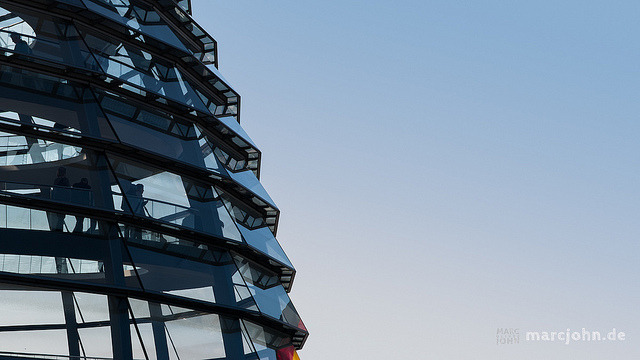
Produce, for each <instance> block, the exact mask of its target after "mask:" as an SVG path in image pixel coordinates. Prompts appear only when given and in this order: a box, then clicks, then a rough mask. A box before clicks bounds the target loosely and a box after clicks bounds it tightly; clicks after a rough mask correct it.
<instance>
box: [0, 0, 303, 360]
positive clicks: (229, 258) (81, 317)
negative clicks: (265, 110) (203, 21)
mask: <svg viewBox="0 0 640 360" xmlns="http://www.w3.org/2000/svg"><path fill="white" fill-rule="evenodd" d="M190 15H191V2H190V1H189V0H29V1H27V0H0V311H2V314H3V316H2V317H1V319H0V359H23V358H31V359H32V358H38V359H54V358H55V359H59V358H69V359H261V360H265V359H273V360H289V359H294V358H297V355H296V354H295V350H296V349H300V348H301V347H302V346H303V344H304V342H305V340H306V338H307V335H308V333H307V330H306V328H305V326H304V324H303V323H302V321H301V319H300V316H299V315H298V313H297V311H296V310H295V308H294V307H293V305H292V303H291V301H290V299H289V297H288V294H287V293H288V291H289V290H290V289H291V286H292V283H293V278H294V276H295V269H294V268H293V266H292V264H291V262H290V261H289V259H288V258H287V256H286V255H285V253H284V252H283V251H282V248H281V247H280V245H279V244H278V242H277V240H276V238H275V235H276V231H277V223H278V217H279V210H278V208H277V207H276V205H275V204H274V202H273V200H272V199H271V198H270V197H269V195H268V194H267V192H266V191H265V190H264V188H262V186H261V185H260V182H259V175H260V174H259V169H260V159H261V153H260V151H259V150H258V148H257V147H256V145H255V144H254V143H253V141H252V140H251V139H250V138H249V136H248V135H247V134H246V133H245V132H244V130H243V129H242V128H241V127H240V124H239V118H240V96H239V95H238V94H237V93H236V92H235V91H234V90H233V89H232V88H231V87H230V86H229V84H228V83H227V82H226V80H224V79H223V78H222V76H221V75H220V73H219V71H218V69H217V43H216V42H215V40H214V39H213V38H212V37H211V36H210V35H209V34H207V33H206V32H205V31H204V30H203V29H202V28H201V27H200V26H199V25H198V24H196V23H195V22H194V21H193V20H192V19H191V17H190Z"/></svg>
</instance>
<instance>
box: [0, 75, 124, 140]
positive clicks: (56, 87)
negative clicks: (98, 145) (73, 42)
mask: <svg viewBox="0 0 640 360" xmlns="http://www.w3.org/2000/svg"><path fill="white" fill-rule="evenodd" d="M0 93H2V97H0V122H1V123H4V124H10V125H16V126H19V125H22V126H25V125H26V126H29V127H31V128H33V129H37V130H41V131H47V132H52V131H53V132H55V133H57V134H60V135H65V136H69V137H72V138H78V137H79V135H82V136H90V137H96V138H102V139H107V140H110V141H115V140H116V137H115V135H114V134H113V131H112V130H111V127H110V126H109V124H108V123H107V121H106V119H105V117H104V115H103V114H102V112H101V110H100V108H99V107H98V105H97V103H96V100H95V97H94V96H93V93H92V92H91V91H90V90H89V89H88V88H85V87H82V86H80V85H78V84H75V83H73V82H69V81H67V80H64V79H60V78H56V77H51V76H47V75H42V74H37V73H34V72H29V71H26V70H19V69H14V68H11V67H8V66H4V65H2V66H0Z"/></svg>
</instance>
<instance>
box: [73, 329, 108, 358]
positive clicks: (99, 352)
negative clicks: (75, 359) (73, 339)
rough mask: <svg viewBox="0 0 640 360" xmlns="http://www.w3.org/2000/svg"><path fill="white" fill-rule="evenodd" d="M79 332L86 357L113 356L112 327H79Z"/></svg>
mask: <svg viewBox="0 0 640 360" xmlns="http://www.w3.org/2000/svg"><path fill="white" fill-rule="evenodd" d="M78 333H79V336H80V341H81V344H82V350H83V353H84V354H85V356H86V357H96V358H106V359H111V358H113V349H112V347H111V328H110V327H109V326H108V325H105V326H101V327H90V328H86V329H78Z"/></svg>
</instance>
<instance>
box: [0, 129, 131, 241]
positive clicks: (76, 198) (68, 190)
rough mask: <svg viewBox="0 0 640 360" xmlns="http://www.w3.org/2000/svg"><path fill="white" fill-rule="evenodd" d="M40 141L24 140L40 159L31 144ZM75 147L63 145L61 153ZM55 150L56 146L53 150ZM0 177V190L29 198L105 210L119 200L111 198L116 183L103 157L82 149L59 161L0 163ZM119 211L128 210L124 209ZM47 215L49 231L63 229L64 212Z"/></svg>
mask: <svg viewBox="0 0 640 360" xmlns="http://www.w3.org/2000/svg"><path fill="white" fill-rule="evenodd" d="M41 141H42V140H41V139H33V138H32V139H31V140H29V139H27V142H31V143H32V146H31V149H30V153H29V156H30V157H33V156H38V157H39V159H40V160H41V161H42V160H44V156H43V155H42V154H39V153H38V152H36V151H33V150H32V148H33V147H34V146H38V147H39V146H40V144H41ZM78 149H79V148H73V147H69V148H67V149H64V147H63V149H62V150H63V155H64V152H67V153H69V154H70V153H71V152H75V151H77V150H78ZM58 150H60V149H54V151H58ZM55 156H58V155H52V157H55ZM23 158H24V157H23ZM15 161H17V160H15ZM0 179H2V181H0V192H4V193H7V194H11V195H13V196H21V197H32V198H38V199H45V200H49V201H55V202H61V203H66V204H72V205H78V206H85V207H96V208H100V209H106V210H114V202H115V203H118V202H119V201H118V200H119V199H117V198H114V196H113V194H112V193H111V189H112V187H117V185H115V184H116V183H115V180H114V178H113V176H112V174H111V172H110V170H109V168H108V166H107V162H106V159H105V158H104V156H103V155H100V154H96V153H94V152H93V151H89V150H86V149H84V150H81V151H80V152H79V153H76V154H75V156H73V157H71V158H67V159H63V160H56V161H51V162H45V163H40V164H30V163H27V164H24V165H17V166H15V165H7V166H0ZM116 193H119V191H118V192H116ZM118 206H119V209H122V205H121V204H118ZM123 210H128V209H127V208H124V209H123ZM48 217H49V225H50V229H51V230H56V231H63V230H64V224H65V219H66V215H65V214H64V213H50V215H49V216H48ZM76 219H77V220H80V219H79V218H76ZM82 221H84V219H82ZM83 229H84V228H83Z"/></svg>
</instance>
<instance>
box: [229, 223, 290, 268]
mask: <svg viewBox="0 0 640 360" xmlns="http://www.w3.org/2000/svg"><path fill="white" fill-rule="evenodd" d="M238 229H240V233H241V234H242V237H243V238H244V241H246V242H247V244H249V246H251V247H252V248H254V249H256V250H258V251H260V252H262V253H264V254H266V255H267V256H269V257H271V258H272V259H274V260H277V261H279V262H281V263H283V264H285V265H287V266H288V267H290V268H292V269H293V265H292V264H291V261H289V258H288V257H287V255H286V254H285V252H284V250H282V247H281V246H280V243H278V240H276V238H275V236H273V233H272V232H271V230H269V228H268V227H261V228H258V229H255V230H249V229H247V228H246V227H244V226H243V225H242V224H238Z"/></svg>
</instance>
